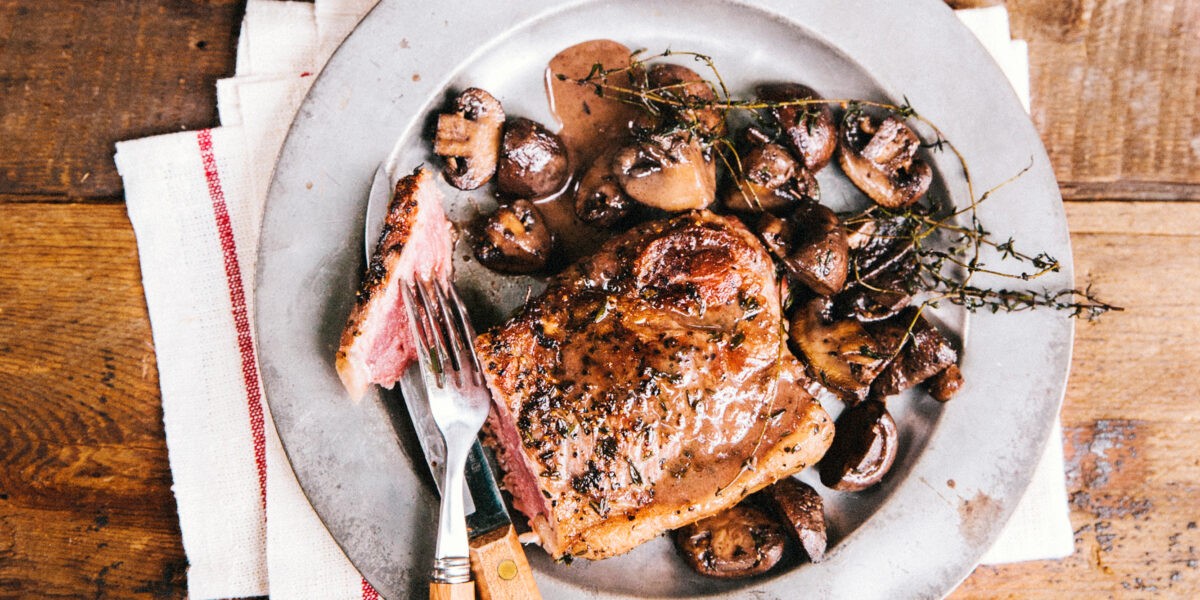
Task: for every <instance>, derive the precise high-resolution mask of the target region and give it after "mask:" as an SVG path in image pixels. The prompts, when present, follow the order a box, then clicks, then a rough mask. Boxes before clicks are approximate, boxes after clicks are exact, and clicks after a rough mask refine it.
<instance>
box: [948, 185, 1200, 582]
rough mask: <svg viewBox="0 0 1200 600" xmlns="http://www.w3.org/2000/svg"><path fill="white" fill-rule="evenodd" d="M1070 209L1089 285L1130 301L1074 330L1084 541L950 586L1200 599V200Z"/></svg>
mask: <svg viewBox="0 0 1200 600" xmlns="http://www.w3.org/2000/svg"><path fill="white" fill-rule="evenodd" d="M1067 215H1068V221H1069V222H1070V226H1071V230H1072V235H1071V241H1072V244H1073V246H1074V253H1075V265H1076V271H1077V273H1078V274H1079V275H1078V277H1079V281H1080V283H1086V282H1088V281H1092V282H1094V283H1095V285H1096V288H1097V289H1098V290H1099V291H1100V292H1101V293H1102V294H1103V295H1104V297H1105V298H1106V299H1108V300H1111V301H1113V302H1116V303H1118V304H1122V305H1124V306H1125V307H1126V312H1124V313H1120V314H1111V315H1107V316H1105V317H1103V318H1102V319H1101V320H1099V321H1098V322H1095V323H1080V324H1079V327H1078V329H1077V333H1076V337H1075V355H1074V358H1073V361H1072V373H1071V379H1070V382H1069V384H1068V386H1067V398H1066V403H1065V405H1064V408H1063V422H1064V425H1065V428H1066V433H1065V437H1066V444H1065V448H1066V467H1067V473H1066V475H1067V490H1068V493H1069V494H1070V498H1071V521H1072V523H1073V524H1074V525H1075V528H1076V529H1077V533H1076V551H1075V554H1074V555H1073V556H1071V557H1070V558H1068V559H1066V560H1064V561H1061V562H1059V561H1037V562H1031V563H1021V564H1015V565H1005V566H999V567H981V568H979V569H977V570H976V572H975V574H974V575H972V577H971V578H970V579H968V580H967V581H966V582H965V583H964V584H963V586H962V587H961V588H960V589H959V590H958V591H957V592H956V593H955V595H954V596H953V597H954V598H960V599H975V598H980V599H983V598H1001V597H1012V598H1039V597H1047V594H1049V593H1050V592H1049V590H1054V591H1053V593H1052V595H1053V597H1055V598H1070V599H1079V600H1083V599H1089V600H1090V599H1092V598H1144V597H1147V596H1150V595H1155V596H1156V597H1157V596H1161V597H1171V598H1194V597H1200V570H1198V568H1197V565H1198V564H1200V553H1198V552H1197V548H1200V529H1197V525H1196V523H1197V521H1200V510H1198V509H1197V502H1198V501H1200V483H1197V482H1200V458H1198V457H1200V436H1198V435H1197V433H1196V426H1197V423H1200V404H1198V403H1197V402H1196V401H1195V398H1196V389H1197V387H1198V386H1200V314H1198V312H1197V300H1196V299H1197V298H1200V278H1197V277H1195V275H1194V273H1196V272H1197V270H1200V232H1198V231H1196V228H1195V224H1196V223H1200V204H1197V203H1190V202H1187V203H1180V202H1164V203H1158V202H1155V203H1114V202H1094V203H1093V202H1087V203H1069V204H1068V205H1067Z"/></svg>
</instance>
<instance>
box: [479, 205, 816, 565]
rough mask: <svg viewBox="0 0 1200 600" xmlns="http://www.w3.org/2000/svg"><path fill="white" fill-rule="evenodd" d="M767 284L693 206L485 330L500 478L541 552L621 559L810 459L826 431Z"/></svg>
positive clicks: (769, 277) (633, 233) (729, 232)
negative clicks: (539, 542)
mask: <svg viewBox="0 0 1200 600" xmlns="http://www.w3.org/2000/svg"><path fill="white" fill-rule="evenodd" d="M777 290H778V287H777V283H776V279H775V272H774V266H773V264H772V262H771V259H770V257H769V256H768V255H767V254H766V252H765V250H764V249H763V248H762V246H761V245H760V244H759V243H758V241H757V240H756V239H755V238H754V236H753V235H752V234H751V233H750V232H749V231H748V230H746V228H745V227H744V226H742V224H741V223H740V222H738V221H737V220H735V219H731V218H727V217H721V216H718V215H715V214H712V213H710V212H707V211H697V212H693V213H688V214H685V215H682V216H678V217H674V218H671V219H668V220H663V221H655V222H650V223H646V224H643V225H641V226H638V227H636V228H634V229H632V230H630V231H628V232H626V233H625V234H623V235H621V236H619V237H617V238H615V239H613V240H611V241H610V242H608V243H607V244H606V245H605V246H604V247H603V248H602V249H601V250H600V251H599V252H598V253H597V254H595V255H593V256H591V257H589V258H586V259H584V260H582V261H581V262H579V263H577V264H575V265H574V266H572V267H570V268H568V269H567V270H566V271H564V272H563V273H561V274H560V275H558V276H557V277H555V278H554V279H553V280H552V281H551V282H550V284H549V287H548V288H547V290H546V291H545V293H543V294H542V295H541V296H539V297H537V298H535V299H533V300H531V301H530V302H528V303H527V304H526V306H525V307H524V308H523V309H521V311H520V312H519V313H518V314H517V315H516V316H515V317H513V318H512V319H511V320H510V321H508V322H507V323H506V324H504V325H502V326H500V327H498V328H496V329H493V330H492V331H489V332H487V333H484V334H483V335H481V336H479V339H478V341H477V346H476V347H477V349H478V352H479V356H480V360H481V363H482V364H483V365H484V370H485V372H486V375H487V379H488V382H489V384H490V386H491V388H492V394H493V398H494V401H495V405H494V410H493V415H492V420H491V427H492V431H493V434H494V435H495V437H496V439H497V441H498V442H499V446H500V448H498V450H499V453H500V455H501V459H502V462H503V464H504V466H505V469H506V471H507V475H506V477H505V484H506V486H507V487H508V489H509V490H510V491H511V492H512V493H513V494H514V497H515V499H516V505H517V507H518V508H519V509H520V510H522V511H523V512H525V513H526V514H527V515H528V516H529V517H530V518H531V523H532V524H533V526H534V528H535V529H536V530H537V532H538V534H539V536H540V537H541V540H542V543H543V545H544V546H545V547H546V549H547V550H548V551H549V552H550V553H551V554H553V555H555V556H563V555H568V554H569V555H574V556H582V557H586V558H603V557H605V556H611V555H614V554H619V553H622V552H625V551H627V550H629V549H630V548H632V547H634V546H636V545H637V544H640V543H641V542H643V541H646V540H648V539H650V538H652V537H654V536H656V535H658V534H659V533H661V532H662V531H663V530H666V529H673V528H677V527H680V526H682V525H685V524H687V523H690V522H692V521H695V520H697V519H700V518H702V517H704V516H707V515H711V514H713V513H715V512H718V511H720V510H722V509H724V508H727V507H729V506H732V505H733V504H735V503H736V502H737V501H738V500H739V499H741V498H742V497H743V496H744V495H746V494H748V493H750V492H753V491H754V490H756V489H758V488H760V487H763V486H765V485H768V484H770V483H772V482H774V481H776V480H777V479H779V478H781V477H785V476H788V475H791V474H792V473H794V472H796V471H798V470H800V469H802V468H803V467H804V466H806V465H809V464H813V463H814V462H816V460H817V459H819V458H820V456H821V455H822V454H823V453H824V451H825V449H826V447H828V444H829V442H830V439H831V436H832V432H833V429H832V424H831V423H830V419H829V417H828V415H827V414H826V413H825V411H824V410H823V409H822V408H821V407H820V405H819V404H818V403H817V402H816V401H815V400H813V399H812V398H811V396H809V395H808V394H807V393H806V392H805V391H804V390H803V383H804V382H803V381H801V380H800V378H802V377H803V375H802V373H803V369H802V368H800V367H799V366H798V363H797V362H796V361H795V359H794V358H792V356H791V355H790V354H789V353H788V351H787V349H786V346H785V344H784V342H783V339H782V337H781V320H780V306H779V297H778V292H777Z"/></svg>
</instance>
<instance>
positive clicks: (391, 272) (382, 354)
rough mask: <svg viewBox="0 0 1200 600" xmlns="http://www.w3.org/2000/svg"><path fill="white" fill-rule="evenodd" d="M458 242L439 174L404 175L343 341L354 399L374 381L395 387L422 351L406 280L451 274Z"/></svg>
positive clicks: (341, 367)
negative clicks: (415, 341)
mask: <svg viewBox="0 0 1200 600" xmlns="http://www.w3.org/2000/svg"><path fill="white" fill-rule="evenodd" d="M453 244H454V238H453V234H452V229H451V226H450V223H449V222H448V221H447V220H446V217H445V214H444V213H443V212H442V204H441V194H440V193H439V192H438V191H437V186H436V183H435V181H434V178H433V175H432V174H431V173H430V172H429V171H427V170H425V169H420V168H419V169H417V170H416V171H414V172H413V173H412V174H411V175H408V176H406V177H402V178H401V179H400V181H399V182H397V183H396V190H395V194H394V195H393V197H392V201H391V204H389V206H388V213H387V217H386V218H385V220H384V225H383V230H382V231H381V232H380V234H379V241H378V243H377V244H376V246H375V252H374V253H373V254H372V255H371V260H370V261H369V262H368V263H367V270H366V273H365V274H364V275H363V280H362V284H361V286H360V287H359V289H358V294H357V296H356V298H355V304H354V309H353V310H352V311H351V312H350V316H349V318H348V319H347V321H346V327H345V329H343V330H342V338H341V343H340V345H339V347H338V352H337V357H336V367H337V371H338V376H339V377H341V380H342V385H344V386H345V387H346V391H347V392H349V393H350V396H351V397H352V398H353V399H354V400H358V399H359V398H361V397H362V395H363V394H364V393H366V390H367V388H368V387H369V386H370V385H371V384H373V383H377V384H380V385H382V386H384V387H387V388H391V387H392V386H393V385H394V384H395V383H396V381H397V380H398V379H399V378H400V375H401V373H403V372H404V369H405V368H406V367H407V366H408V364H409V361H411V360H413V359H414V357H415V356H416V351H415V348H414V347H413V345H412V340H411V339H410V335H409V330H408V317H407V313H406V312H405V311H404V305H403V297H402V296H401V295H400V287H399V286H400V282H401V280H402V279H409V278H412V277H414V276H419V277H422V278H426V279H428V278H432V277H436V278H440V279H443V280H444V279H445V278H446V277H449V275H450V271H451V263H450V257H451V251H452V249H453Z"/></svg>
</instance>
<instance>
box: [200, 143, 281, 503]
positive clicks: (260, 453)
mask: <svg viewBox="0 0 1200 600" xmlns="http://www.w3.org/2000/svg"><path fill="white" fill-rule="evenodd" d="M196 142H197V143H198V144H199V146H200V158H201V160H202V161H203V162H204V179H205V180H206V181H207V182H208V197H209V199H211V200H212V207H213V217H214V218H215V219H216V221H217V233H219V234H220V236H221V252H222V253H223V254H224V255H225V280H226V282H227V284H228V285H229V303H230V304H231V305H232V309H233V323H234V325H235V326H236V327H237V339H238V350H239V351H240V353H241V356H242V381H243V382H244V383H245V385H246V404H247V407H248V409H249V410H250V433H251V434H252V435H253V437H254V464H255V466H256V467H257V468H258V493H259V496H260V497H261V498H262V503H263V510H264V511H265V510H266V508H267V437H266V433H265V431H264V430H263V406H262V391H261V390H260V389H259V386H258V364H257V363H256V362H255V359H254V339H253V338H252V337H251V336H250V320H249V319H248V317H247V316H246V290H245V287H244V286H243V285H242V269H241V267H240V266H239V264H238V254H237V243H236V242H234V239H233V226H232V225H231V224H230V222H229V210H228V209H227V208H226V206H225V192H224V191H223V190H222V189H221V177H220V175H219V174H218V173H217V159H216V157H214V156H213V145H212V131H210V130H208V129H205V130H202V131H198V132H196ZM264 514H265V513H264ZM264 518H265V517H264Z"/></svg>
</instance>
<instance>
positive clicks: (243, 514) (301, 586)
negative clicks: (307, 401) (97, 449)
mask: <svg viewBox="0 0 1200 600" xmlns="http://www.w3.org/2000/svg"><path fill="white" fill-rule="evenodd" d="M374 2H375V0H316V2H315V4H307V3H299V2H281V1H278V0H249V3H248V5H247V8H246V15H245V19H244V21H243V25H242V32H241V36H240V38H239V41H238V51H237V63H236V64H237V67H236V72H235V75H234V77H231V78H229V79H224V80H221V81H219V82H218V83H217V90H216V93H217V98H218V111H219V114H220V119H221V123H222V126H221V127H218V128H214V129H211V130H204V131H199V132H184V133H175V134H170V135H164V136H157V137H152V138H145V139H141V140H134V141H129V142H122V143H119V144H118V145H117V154H116V157H115V160H116V163H117V168H118V170H119V171H120V173H121V176H122V177H123V179H124V182H125V200H126V206H127V208H128V212H129V219H130V222H131V223H132V224H133V227H134V232H135V233H136V236H137V243H138V251H139V256H140V259H141V266H142V279H143V286H144V288H145V291H146V304H147V308H148V310H149V313H150V321H151V326H152V331H153V336H154V343H155V348H156V353H157V358H158V369H159V381H160V386H161V390H162V403H163V420H164V423H165V429H166V436H167V447H168V452H169V458H170V464H171V472H172V476H173V479H174V485H173V489H174V492H175V498H176V504H177V507H178V511H179V523H180V531H181V533H182V537H183V545H184V550H185V552H186V553H187V556H188V562H189V565H190V566H189V570H188V595H189V597H191V598H192V599H193V600H206V599H209V598H234V597H244V596H254V595H266V594H270V595H271V597H272V598H276V599H283V600H288V599H297V600H307V599H310V598H312V599H315V598H321V599H333V600H339V599H343V598H345V599H350V598H354V599H358V598H363V599H374V598H378V594H377V593H376V592H375V590H374V589H373V588H372V587H371V586H370V584H369V583H367V581H366V580H365V579H363V578H362V577H361V575H359V573H358V572H357V571H356V570H355V569H354V567H353V565H351V564H350V562H349V561H348V560H347V559H346V557H345V555H344V554H343V553H342V552H341V550H340V549H339V548H338V546H337V544H336V543H335V542H334V541H333V539H332V537H331V536H330V535H329V533H328V532H327V531H326V530H325V528H324V526H323V525H322V524H321V522H320V520H319V519H318V518H317V515H316V513H315V512H314V511H313V509H312V507H311V506H310V505H309V504H308V501H307V499H306V498H305V496H304V494H303V492H302V491H301V490H300V487H299V485H298V484H297V482H296V479H295V476H294V475H293V473H292V471H291V469H290V467H289V465H288V462H287V458H286V456H285V455H284V453H283V449H282V446H281V445H280V443H279V439H278V436H277V434H276V432H275V428H274V426H273V424H272V421H271V418H270V411H269V408H268V406H267V404H266V401H265V399H264V398H263V397H262V392H261V385H260V382H259V376H258V365H257V363H256V361H255V352H254V339H253V330H254V329H253V324H252V322H251V319H252V318H253V314H254V311H253V298H252V297H251V295H250V291H251V290H253V277H254V271H255V259H256V256H257V243H258V239H257V236H258V229H259V223H260V220H261V216H262V203H263V200H264V199H265V196H266V188H267V184H268V183H269V181H270V175H271V172H272V170H273V169H274V159H275V156H276V154H277V153H278V150H279V147H280V145H281V144H282V142H283V138H284V136H285V134H286V131H287V128H288V125H289V124H290V121H291V118H292V116H293V115H294V114H295V111H296V109H297V108H298V106H299V104H300V101H301V100H302V99H303V96H304V94H305V93H306V92H307V90H308V87H309V85H311V82H312V80H313V78H314V74H315V73H316V72H317V71H318V70H319V69H320V67H321V66H322V65H323V64H324V62H325V60H326V59H327V58H328V57H329V55H330V54H331V53H332V52H333V50H334V49H335V48H336V46H337V45H338V44H339V43H340V42H341V40H342V39H343V38H344V36H345V35H346V34H347V33H349V31H350V30H351V29H353V27H354V25H355V24H356V23H357V22H358V20H359V18H361V16H362V15H363V14H365V13H366V11H367V10H369V9H370V7H371V6H373V5H374ZM959 15H960V17H961V18H962V20H963V22H964V23H966V24H967V25H968V26H969V27H971V28H972V30H973V31H975V32H976V34H977V35H978V36H979V38H980V39H981V41H983V42H984V45H985V46H987V47H988V49H989V50H990V51H991V52H992V54H993V56H995V57H996V60H997V62H999V64H1000V65H1001V67H1002V68H1003V69H1004V71H1005V73H1006V74H1008V76H1009V78H1010V79H1011V80H1012V81H1013V85H1014V88H1015V89H1016V90H1017V91H1018V94H1019V95H1020V96H1021V99H1022V101H1024V102H1026V106H1028V89H1029V83H1028V59H1027V54H1026V49H1025V45H1024V42H1014V41H1011V40H1009V33H1008V14H1007V12H1006V11H1005V10H1004V8H1003V7H996V8H990V9H977V10H968V11H959ZM1060 440H1061V433H1060V432H1059V429H1058V426H1057V424H1056V427H1055V437H1054V439H1053V440H1052V443H1051V444H1049V446H1048V447H1047V451H1046V455H1045V457H1044V458H1043V460H1042V463H1041V465H1040V466H1039V468H1038V470H1037V473H1036V475H1035V479H1034V482H1033V485H1031V486H1030V490H1029V492H1028V493H1027V494H1026V496H1025V498H1024V499H1023V500H1022V502H1021V503H1020V505H1019V507H1018V508H1017V512H1016V514H1014V516H1013V519H1012V521H1011V522H1010V523H1009V525H1008V526H1007V528H1006V530H1005V532H1004V535H1003V536H1002V537H1001V539H1000V540H999V541H998V542H997V543H996V545H995V546H994V547H993V548H992V549H991V550H990V551H989V552H988V554H987V556H986V557H985V562H989V563H997V562H1009V561H1016V560H1031V559H1037V558H1057V557H1061V556H1066V555H1069V554H1070V553H1071V552H1072V551H1073V536H1072V532H1071V526H1070V523H1069V521H1068V520H1067V510H1066V507H1067V504H1066V493H1065V487H1064V483H1063V466H1062V446H1061V442H1060Z"/></svg>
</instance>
